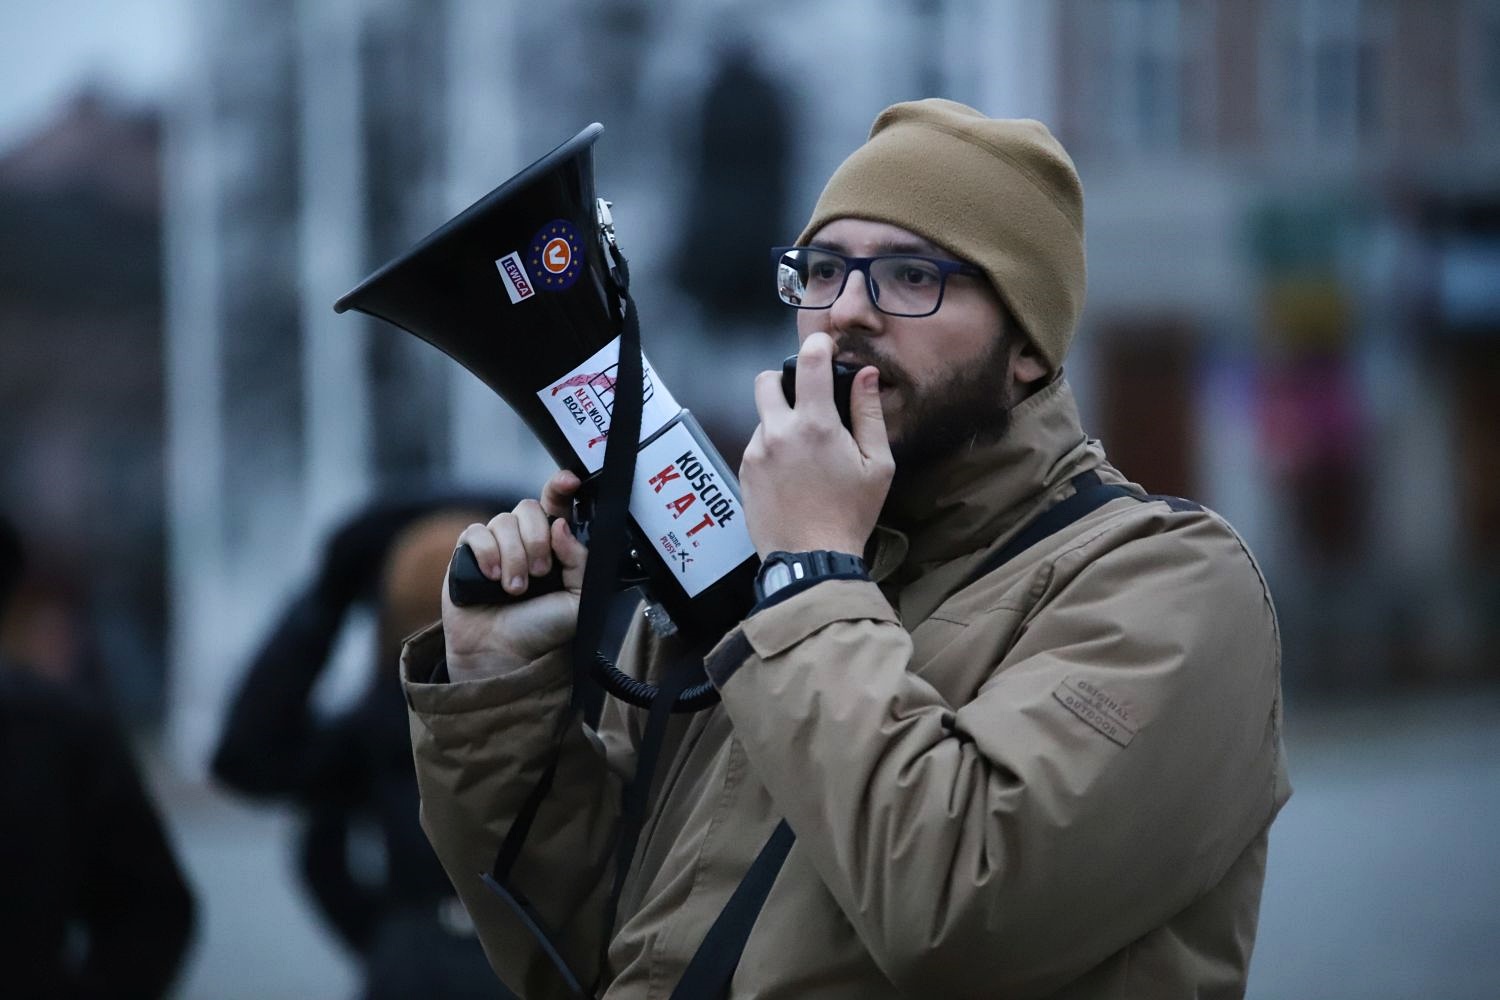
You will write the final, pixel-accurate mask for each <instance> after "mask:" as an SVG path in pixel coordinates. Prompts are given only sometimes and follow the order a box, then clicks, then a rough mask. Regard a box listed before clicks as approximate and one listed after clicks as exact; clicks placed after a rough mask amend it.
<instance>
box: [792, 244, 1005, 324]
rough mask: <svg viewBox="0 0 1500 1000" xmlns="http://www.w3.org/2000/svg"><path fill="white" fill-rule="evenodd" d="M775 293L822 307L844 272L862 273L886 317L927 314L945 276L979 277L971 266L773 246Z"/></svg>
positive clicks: (839, 287)
mask: <svg viewBox="0 0 1500 1000" xmlns="http://www.w3.org/2000/svg"><path fill="white" fill-rule="evenodd" d="M771 253H772V255H773V256H774V257H775V259H776V293H777V294H778V295H780V296H781V301H783V302H785V303H786V304H787V305H789V306H792V307H793V308H796V309H827V308H828V307H829V306H831V305H833V304H834V302H836V301H837V300H838V297H839V296H840V295H842V294H844V283H845V282H847V281H848V280H849V272H851V271H862V272H864V275H865V289H866V290H867V291H868V292H869V293H870V302H871V303H873V304H874V306H875V308H876V309H878V310H880V311H881V312H883V313H885V314H886V315H888V316H908V317H910V316H931V315H932V314H933V313H935V312H937V311H938V307H939V306H941V305H942V304H943V290H944V288H946V287H947V284H948V276H949V275H952V274H964V275H970V276H973V277H980V276H983V274H984V272H983V271H981V270H979V268H977V267H975V266H973V265H972V264H961V263H959V262H958V261H956V260H942V259H940V258H937V257H919V256H913V255H910V254H882V255H880V256H876V257H848V256H845V255H844V254H841V253H835V252H834V251H832V250H820V249H818V248H817V247H775V248H773V249H772V250H771Z"/></svg>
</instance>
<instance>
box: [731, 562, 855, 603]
mask: <svg viewBox="0 0 1500 1000" xmlns="http://www.w3.org/2000/svg"><path fill="white" fill-rule="evenodd" d="M869 578H870V573H869V571H868V570H867V569H866V568H865V561H864V560H863V559H861V558H860V557H859V556H856V555H851V554H850V553H848V552H833V551H830V550H828V549H817V550H814V551H811V552H771V553H769V554H768V555H767V556H766V558H765V560H764V561H763V562H762V563H761V567H760V571H759V572H758V573H756V575H755V601H756V604H755V610H759V609H761V608H763V607H766V606H767V605H769V604H774V603H776V602H778V601H783V600H786V599H787V598H788V597H791V596H792V595H793V594H798V593H801V592H802V591H804V590H806V589H807V588H808V587H811V586H813V585H814V584H817V583H822V582H823V581H824V580H868V579H869Z"/></svg>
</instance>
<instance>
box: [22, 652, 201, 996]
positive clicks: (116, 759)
mask: <svg viewBox="0 0 1500 1000" xmlns="http://www.w3.org/2000/svg"><path fill="white" fill-rule="evenodd" d="M0 887H3V888H0V969H3V970H4V973H3V975H4V980H3V982H4V987H3V989H0V992H3V993H4V994H5V995H6V996H13V997H27V998H29V1000H47V998H53V997H67V998H70V1000H72V998H105V997H120V998H132V1000H135V998H150V997H158V996H161V995H162V994H163V993H165V992H166V990H167V988H168V987H169V986H170V985H171V983H172V979H173V977H174V976H175V974H176V972H177V969H178V966H179V964H180V962H181V960H182V957H183V953H184V951H185V949H186V947H187V943H188V938H189V935H190V932H191V929H192V924H193V899H192V896H191V894H190V893H189V891H188V886H187V883H186V882H185V881H184V879H183V875H182V871H181V869H180V868H179V867H178V865H177V861H176V859H175V858H174V857H173V853H172V848H171V845H170V843H169V842H168V840H167V836H166V834H165V832H164V831H163V829H162V824H161V820H160V818H159V817H158V816H157V812H156V809H155V807H154V806H153V805H152V804H151V800H150V798H149V797H148V795H147V793H146V789H145V788H144V787H143V786H142V784H141V779H140V776H139V774H138V773H137V770H136V766H135V762H134V760H133V759H132V757H131V754H130V749H129V747H128V746H127V745H126V742H125V740H124V739H123V737H122V736H121V734H120V732H119V731H118V730H117V729H116V727H115V725H114V723H113V722H112V720H111V719H110V718H109V717H108V715H107V714H106V713H105V712H104V711H103V710H101V709H99V708H97V707H95V706H93V705H92V704H90V703H89V702H87V701H85V700H84V698H83V697H82V696H81V695H79V694H77V693H76V692H73V691H71V690H69V689H67V688H64V687H62V686H60V685H57V684H54V683H51V682H48V681H45V680H42V679H40V678H37V677H34V676H31V675H29V674H27V673H26V672H24V671H22V670H20V669H15V668H7V667H5V665H3V664H0Z"/></svg>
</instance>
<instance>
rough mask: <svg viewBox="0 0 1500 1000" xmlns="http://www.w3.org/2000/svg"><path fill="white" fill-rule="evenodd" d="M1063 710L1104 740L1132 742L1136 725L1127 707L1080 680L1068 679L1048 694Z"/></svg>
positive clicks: (1088, 682) (1122, 742) (1091, 684)
mask: <svg viewBox="0 0 1500 1000" xmlns="http://www.w3.org/2000/svg"><path fill="white" fill-rule="evenodd" d="M1052 697H1054V698H1056V699H1057V700H1058V701H1060V702H1062V704H1063V707H1064V708H1066V709H1067V710H1068V711H1070V712H1072V713H1073V714H1074V715H1076V716H1078V717H1079V718H1080V719H1082V720H1083V721H1084V722H1087V723H1088V724H1089V725H1090V726H1093V727H1094V728H1095V729H1097V730H1098V731H1099V732H1101V733H1103V734H1104V735H1105V736H1106V737H1108V738H1109V739H1111V740H1113V741H1114V742H1116V743H1118V744H1120V746H1122V747H1124V746H1129V745H1130V741H1131V740H1132V739H1134V738H1135V733H1136V725H1137V724H1136V721H1135V719H1134V718H1133V717H1132V716H1131V713H1130V708H1129V706H1127V705H1125V704H1124V703H1123V702H1121V701H1119V700H1118V699H1116V698H1114V697H1113V696H1112V695H1110V694H1108V693H1106V692H1105V691H1104V689H1103V688H1101V687H1099V686H1098V685H1097V684H1094V683H1093V682H1092V681H1087V680H1084V679H1083V678H1082V677H1068V678H1066V679H1065V680H1064V681H1063V682H1062V683H1061V684H1059V685H1058V686H1057V687H1056V689H1054V690H1053V692H1052Z"/></svg>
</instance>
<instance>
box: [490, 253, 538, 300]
mask: <svg viewBox="0 0 1500 1000" xmlns="http://www.w3.org/2000/svg"><path fill="white" fill-rule="evenodd" d="M495 267H496V269H497V270H499V272H500V276H501V277H502V278H504V279H505V280H504V281H503V282H501V284H503V285H504V286H505V294H506V295H509V296H510V304H511V305H516V304H517V303H519V302H521V301H523V300H525V299H529V298H531V297H532V296H533V295H535V294H536V289H535V288H533V287H531V279H530V278H528V277H527V276H526V268H524V267H522V266H521V255H520V254H518V253H508V254H506V255H505V256H504V257H501V258H500V259H499V260H497V261H495Z"/></svg>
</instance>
